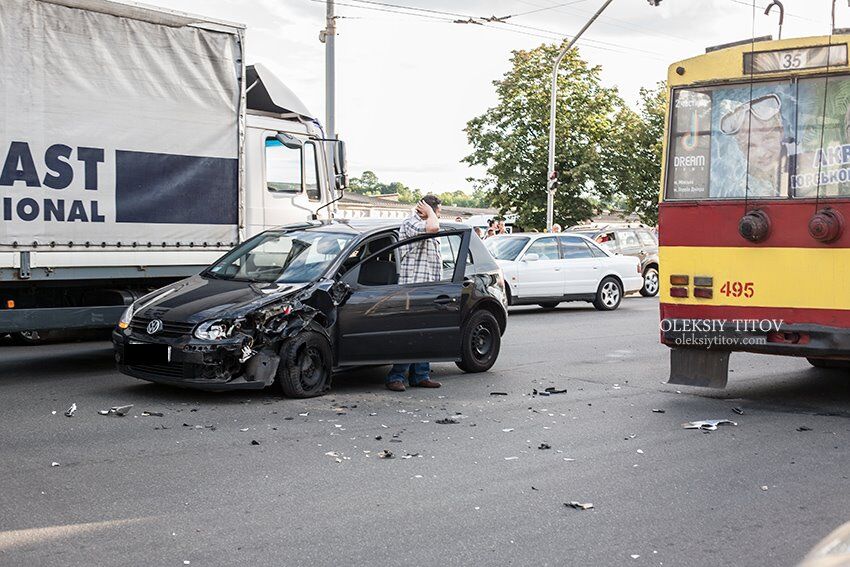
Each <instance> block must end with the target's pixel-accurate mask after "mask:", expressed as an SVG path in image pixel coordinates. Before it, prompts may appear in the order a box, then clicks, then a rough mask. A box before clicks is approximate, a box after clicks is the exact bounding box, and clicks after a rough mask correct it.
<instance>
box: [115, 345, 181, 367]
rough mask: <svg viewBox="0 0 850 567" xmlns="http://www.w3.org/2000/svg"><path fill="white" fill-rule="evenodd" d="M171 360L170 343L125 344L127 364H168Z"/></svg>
mask: <svg viewBox="0 0 850 567" xmlns="http://www.w3.org/2000/svg"><path fill="white" fill-rule="evenodd" d="M169 362H171V347H170V346H168V345H154V344H147V343H137V344H133V343H131V344H128V345H125V346H124V363H125V364H129V365H134V364H167V363H169Z"/></svg>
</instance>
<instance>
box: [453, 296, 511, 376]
mask: <svg viewBox="0 0 850 567" xmlns="http://www.w3.org/2000/svg"><path fill="white" fill-rule="evenodd" d="M460 340H461V343H460V355H461V360H460V362H457V363H456V364H457V367H458V368H460V369H461V370H463V371H464V372H487V371H488V370H490V368H492V366H493V365H494V364H496V359H497V358H499V349H500V348H501V346H502V334H501V332H500V329H499V322H498V321H496V318H495V317H494V316H493V314H492V313H490V312H489V311H487V310H486V309H481V310H479V311H476V312H475V313H473V314H472V316H471V317H470V318H469V320H468V321H467V322H466V325H464V327H463V331H462V332H461V338H460Z"/></svg>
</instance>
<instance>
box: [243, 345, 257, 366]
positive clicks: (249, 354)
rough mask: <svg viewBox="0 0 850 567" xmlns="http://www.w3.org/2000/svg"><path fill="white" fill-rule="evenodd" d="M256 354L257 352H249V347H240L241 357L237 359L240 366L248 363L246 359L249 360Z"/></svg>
mask: <svg viewBox="0 0 850 567" xmlns="http://www.w3.org/2000/svg"><path fill="white" fill-rule="evenodd" d="M256 354H257V351H255V350H251V347H249V346H248V345H245V346H243V347H242V356H240V357H239V363H240V364H242V363H245V362H248V359H250V358H251V357H252V356H254V355H256Z"/></svg>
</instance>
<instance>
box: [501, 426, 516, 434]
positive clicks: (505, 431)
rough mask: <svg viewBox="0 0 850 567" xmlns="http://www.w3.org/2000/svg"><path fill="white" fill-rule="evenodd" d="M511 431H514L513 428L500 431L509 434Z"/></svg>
mask: <svg viewBox="0 0 850 567" xmlns="http://www.w3.org/2000/svg"><path fill="white" fill-rule="evenodd" d="M513 430H514V428H513V427H506V428H505V429H503V430H502V433H510V432H511V431H513Z"/></svg>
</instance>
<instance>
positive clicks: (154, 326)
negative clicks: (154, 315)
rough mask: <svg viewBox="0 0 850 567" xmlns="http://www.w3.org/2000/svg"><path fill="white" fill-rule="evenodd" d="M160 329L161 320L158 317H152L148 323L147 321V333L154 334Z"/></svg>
mask: <svg viewBox="0 0 850 567" xmlns="http://www.w3.org/2000/svg"><path fill="white" fill-rule="evenodd" d="M161 330H162V321H160V320H159V319H154V320H153V321H151V322H150V323H148V334H149V335H155V334H157V333H158V332H160V331H161Z"/></svg>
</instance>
